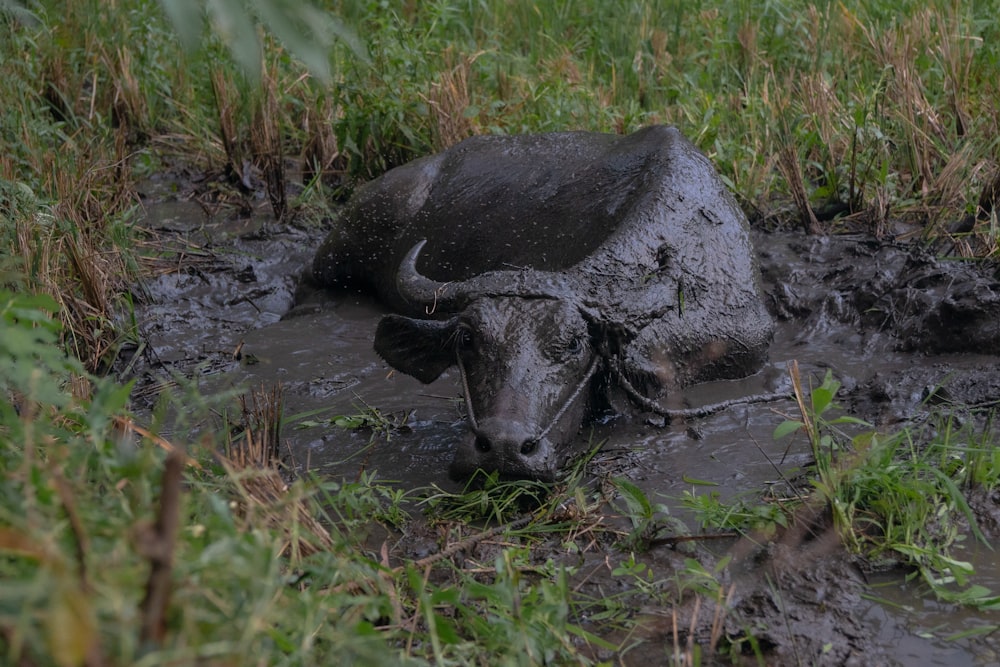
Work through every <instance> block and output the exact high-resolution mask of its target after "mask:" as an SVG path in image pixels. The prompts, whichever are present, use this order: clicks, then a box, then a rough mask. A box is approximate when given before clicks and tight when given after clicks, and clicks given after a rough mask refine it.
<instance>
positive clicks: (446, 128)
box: [423, 48, 482, 151]
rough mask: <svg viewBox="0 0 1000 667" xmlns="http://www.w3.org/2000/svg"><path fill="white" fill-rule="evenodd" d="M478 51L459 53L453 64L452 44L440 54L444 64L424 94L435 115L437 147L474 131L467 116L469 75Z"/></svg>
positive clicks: (457, 140)
mask: <svg viewBox="0 0 1000 667" xmlns="http://www.w3.org/2000/svg"><path fill="white" fill-rule="evenodd" d="M481 53H482V52H480V53H476V54H474V55H471V56H460V57H459V62H458V63H457V64H454V61H455V58H456V56H455V54H454V52H453V51H452V49H451V48H448V49H447V50H445V52H444V53H443V54H442V55H443V58H444V68H443V71H442V73H441V76H440V77H439V78H438V80H437V81H436V82H435V83H432V84H431V88H430V91H429V92H428V94H427V95H424V96H423V97H424V100H425V101H426V102H427V105H428V106H429V107H430V109H431V110H432V112H433V115H434V119H435V137H434V148H435V149H436V150H439V151H440V150H444V149H446V148H448V147H450V146H453V145H454V144H457V143H458V142H460V141H462V140H463V139H466V138H468V137H470V136H472V135H473V134H475V131H476V124H475V123H474V121H473V119H471V118H469V117H468V116H467V110H468V108H469V104H470V102H469V75H470V74H471V72H472V63H474V62H475V61H476V58H478V57H479V56H480V55H481Z"/></svg>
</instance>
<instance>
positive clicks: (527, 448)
mask: <svg viewBox="0 0 1000 667" xmlns="http://www.w3.org/2000/svg"><path fill="white" fill-rule="evenodd" d="M537 447H538V441H537V440H525V441H524V444H522V445H521V453H522V454H524V455H525V456H529V455H531V454H532V453H534V451H535V449H536V448H537Z"/></svg>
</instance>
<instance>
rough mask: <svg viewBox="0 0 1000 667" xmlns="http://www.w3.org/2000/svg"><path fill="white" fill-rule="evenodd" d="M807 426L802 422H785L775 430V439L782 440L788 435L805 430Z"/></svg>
mask: <svg viewBox="0 0 1000 667" xmlns="http://www.w3.org/2000/svg"><path fill="white" fill-rule="evenodd" d="M805 426H806V425H805V424H803V423H802V422H800V421H791V420H788V421H783V422H781V423H780V424H778V427H777V428H775V429H774V439H775V440H780V439H781V438H784V437H785V436H786V435H790V434H792V433H794V432H796V431H798V430H799V429H801V428H805Z"/></svg>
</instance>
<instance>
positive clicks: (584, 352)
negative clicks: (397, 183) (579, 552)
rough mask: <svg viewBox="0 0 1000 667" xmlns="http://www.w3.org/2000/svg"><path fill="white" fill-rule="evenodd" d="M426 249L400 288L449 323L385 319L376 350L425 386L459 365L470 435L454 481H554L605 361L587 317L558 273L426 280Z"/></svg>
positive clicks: (408, 264) (412, 257) (409, 262)
mask: <svg viewBox="0 0 1000 667" xmlns="http://www.w3.org/2000/svg"><path fill="white" fill-rule="evenodd" d="M422 245H423V243H420V244H418V245H417V246H416V247H414V249H413V250H412V251H411V252H410V253H409V254H408V255H407V257H406V259H405V260H404V261H403V264H402V266H401V267H400V270H399V274H398V277H397V288H398V289H399V292H400V294H401V295H402V296H403V297H404V298H405V299H407V300H408V301H410V302H411V303H415V304H419V305H422V306H423V307H424V308H426V310H427V312H428V313H432V314H434V315H436V316H441V315H445V316H447V317H448V319H415V318H410V317H404V316H401V315H387V316H385V317H384V318H383V319H382V320H381V322H380V323H379V326H378V330H377V331H376V334H375V349H376V351H377V352H378V353H379V354H380V355H381V356H382V357H383V358H384V359H385V360H386V361H387V362H388V363H389V364H390V365H392V366H393V367H394V368H396V369H398V370H400V371H402V372H404V373H406V374H408V375H412V376H413V377H415V378H417V379H419V380H421V381H422V382H432V381H433V380H435V379H436V378H437V377H438V376H439V375H440V374H441V373H442V372H443V371H444V370H446V369H448V368H450V367H452V366H455V367H457V371H458V374H459V376H460V378H461V382H462V385H463V386H462V389H463V392H464V394H465V401H466V411H467V419H468V421H469V426H470V431H471V433H470V434H469V436H468V437H467V438H466V439H465V440H464V441H463V442H462V443H461V445H460V446H459V448H458V450H457V452H456V455H455V459H454V462H453V464H452V470H451V472H452V474H453V475H454V476H467V475H469V474H471V473H472V472H474V471H475V470H477V469H480V468H481V469H484V470H489V471H493V470H496V471H499V472H501V473H502V474H504V475H509V476H514V477H531V478H538V479H551V478H553V476H554V475H555V472H556V471H557V470H558V468H559V466H560V465H561V464H562V463H563V462H564V459H565V458H566V453H565V451H564V450H563V448H562V447H560V445H562V444H563V443H564V442H565V441H566V440H567V439H568V438H569V437H571V436H572V435H573V434H574V433H575V432H576V430H577V428H578V427H579V425H580V423H581V420H582V418H583V415H584V413H585V412H586V410H587V408H588V405H589V400H590V393H591V392H590V382H591V379H592V377H593V376H594V375H595V373H596V371H597V369H598V366H599V365H600V362H601V360H600V357H599V355H598V351H597V349H596V341H595V340H594V338H593V335H592V334H593V331H592V329H593V326H592V318H591V314H590V313H589V312H588V310H587V308H586V307H585V306H584V305H583V304H582V302H581V299H580V298H579V296H578V295H577V294H576V293H575V292H574V290H573V288H572V285H570V284H569V281H568V280H567V279H566V276H565V275H564V274H559V273H552V272H545V271H531V270H529V271H496V272H491V273H486V274H483V275H481V276H477V277H475V278H472V279H470V280H467V281H464V282H460V283H437V282H435V281H431V280H429V279H427V278H425V277H423V276H421V275H420V274H419V273H418V272H417V270H416V267H415V261H416V256H417V254H418V253H419V251H420V248H421V247H422Z"/></svg>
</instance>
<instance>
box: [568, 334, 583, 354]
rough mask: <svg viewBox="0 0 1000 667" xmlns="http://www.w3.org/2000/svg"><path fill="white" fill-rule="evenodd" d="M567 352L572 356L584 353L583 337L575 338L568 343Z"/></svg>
mask: <svg viewBox="0 0 1000 667" xmlns="http://www.w3.org/2000/svg"><path fill="white" fill-rule="evenodd" d="M566 352H568V353H569V354H572V355H578V354H580V353H581V352H583V338H582V337H581V336H573V337H572V338H570V339H569V341H568V342H567V343H566Z"/></svg>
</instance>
